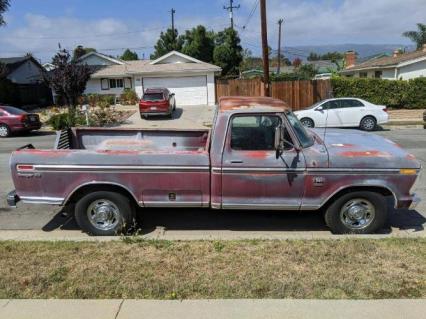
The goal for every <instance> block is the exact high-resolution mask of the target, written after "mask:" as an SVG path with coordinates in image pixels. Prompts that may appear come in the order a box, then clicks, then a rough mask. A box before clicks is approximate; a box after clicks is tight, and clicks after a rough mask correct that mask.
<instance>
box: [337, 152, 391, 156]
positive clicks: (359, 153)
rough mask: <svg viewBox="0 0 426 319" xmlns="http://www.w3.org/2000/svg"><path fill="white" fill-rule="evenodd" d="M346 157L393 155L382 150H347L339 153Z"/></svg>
mask: <svg viewBox="0 0 426 319" xmlns="http://www.w3.org/2000/svg"><path fill="white" fill-rule="evenodd" d="M339 155H341V156H344V157H391V156H392V155H391V154H389V153H388V152H381V151H347V152H342V153H339Z"/></svg>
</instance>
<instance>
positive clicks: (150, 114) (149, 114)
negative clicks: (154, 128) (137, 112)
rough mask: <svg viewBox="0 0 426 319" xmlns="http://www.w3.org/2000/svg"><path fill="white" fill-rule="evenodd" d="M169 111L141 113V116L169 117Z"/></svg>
mask: <svg viewBox="0 0 426 319" xmlns="http://www.w3.org/2000/svg"><path fill="white" fill-rule="evenodd" d="M169 114H170V111H169V110H167V111H156V112H153V111H149V112H141V116H152V115H169Z"/></svg>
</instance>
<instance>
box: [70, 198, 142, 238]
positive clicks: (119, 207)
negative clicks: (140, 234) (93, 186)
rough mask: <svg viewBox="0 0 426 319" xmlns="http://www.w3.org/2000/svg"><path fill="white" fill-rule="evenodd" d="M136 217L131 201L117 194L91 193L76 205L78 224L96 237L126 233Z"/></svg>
mask: <svg viewBox="0 0 426 319" xmlns="http://www.w3.org/2000/svg"><path fill="white" fill-rule="evenodd" d="M96 207H97V208H96ZM96 211H97V212H98V217H97V218H96V215H95V214H96ZM134 216H135V211H134V206H133V205H132V203H131V200H130V199H129V198H128V197H126V196H124V195H122V194H120V193H116V192H107V191H99V192H93V193H89V194H87V195H85V196H84V197H82V198H81V199H80V200H79V201H78V202H77V204H76V205H75V219H76V221H77V224H78V225H79V226H80V228H81V229H82V230H83V231H84V232H86V233H88V234H91V235H95V236H114V235H117V234H120V233H123V232H125V231H126V230H127V229H128V228H129V227H130V226H131V224H132V223H133V221H134Z"/></svg>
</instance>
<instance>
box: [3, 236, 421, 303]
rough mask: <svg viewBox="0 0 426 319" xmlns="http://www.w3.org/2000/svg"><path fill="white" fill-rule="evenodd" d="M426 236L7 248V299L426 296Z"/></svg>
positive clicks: (127, 240)
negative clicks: (420, 237) (421, 237)
mask: <svg viewBox="0 0 426 319" xmlns="http://www.w3.org/2000/svg"><path fill="white" fill-rule="evenodd" d="M425 265H426V239H419V238H417V239H384V240H369V239H355V240H354V239H344V240H343V239H342V240H316V241H315V240H305V241H304V240H288V241H278V240H275V241H274V240H251V241H248V240H243V241H187V242H185V241H173V242H172V241H164V240H145V239H141V238H137V237H135V238H132V237H131V238H124V239H123V240H122V241H119V242H83V243H82V242H12V241H6V242H0V299H9V298H94V299H102V298H146V299H203V298H318V299H378V298H379V299H380V298H425V297H426V268H425Z"/></svg>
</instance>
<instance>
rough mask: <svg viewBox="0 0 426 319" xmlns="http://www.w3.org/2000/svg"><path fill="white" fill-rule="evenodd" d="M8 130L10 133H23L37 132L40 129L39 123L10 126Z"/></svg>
mask: <svg viewBox="0 0 426 319" xmlns="http://www.w3.org/2000/svg"><path fill="white" fill-rule="evenodd" d="M10 129H11V131H12V132H24V131H32V130H39V129H41V123H37V124H19V125H12V126H11V127H10Z"/></svg>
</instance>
